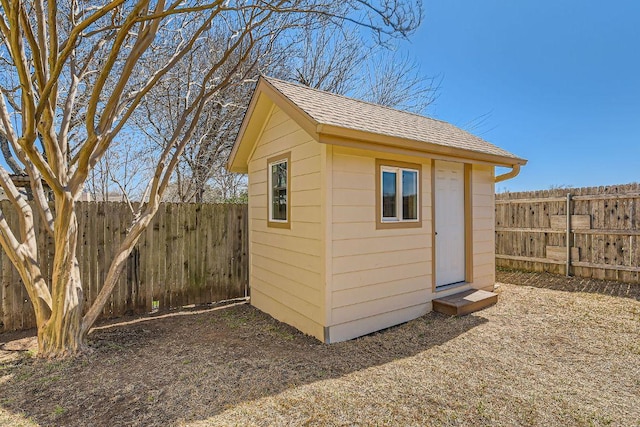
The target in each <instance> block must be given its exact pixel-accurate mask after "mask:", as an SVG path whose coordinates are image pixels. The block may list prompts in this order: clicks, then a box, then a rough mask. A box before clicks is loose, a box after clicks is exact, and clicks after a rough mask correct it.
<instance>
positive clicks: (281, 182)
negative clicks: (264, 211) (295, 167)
mask: <svg viewBox="0 0 640 427" xmlns="http://www.w3.org/2000/svg"><path fill="white" fill-rule="evenodd" d="M271 219H272V220H278V221H286V220H287V161H286V160H285V161H282V162H279V163H273V164H271Z"/></svg>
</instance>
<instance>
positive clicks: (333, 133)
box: [317, 124, 527, 167]
mask: <svg viewBox="0 0 640 427" xmlns="http://www.w3.org/2000/svg"><path fill="white" fill-rule="evenodd" d="M317 133H318V135H319V139H318V140H319V141H320V142H321V143H324V144H331V145H347V146H352V147H354V146H357V145H358V142H359V141H362V142H364V143H368V144H373V145H378V146H386V147H392V148H399V149H403V150H408V151H413V152H418V153H431V154H436V155H441V156H445V157H454V158H460V159H471V160H478V161H481V162H483V163H491V164H493V165H496V166H505V167H511V166H513V165H516V164H517V165H521V166H524V165H526V164H527V160H525V159H521V158H519V157H515V156H514V157H511V156H500V155H496V154H490V153H483V152H479V151H474V150H467V149H462V148H457V147H450V146H445V145H440V144H433V143H429V142H423V141H415V140H412V139H407V138H400V137H395V136H390V135H384V134H376V133H372V132H366V131H360V130H357V129H349V128H343V127H339V126H334V125H327V124H320V125H318V127H317Z"/></svg>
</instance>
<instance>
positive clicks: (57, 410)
mask: <svg viewBox="0 0 640 427" xmlns="http://www.w3.org/2000/svg"><path fill="white" fill-rule="evenodd" d="M65 412H67V410H66V409H65V408H63V407H62V406H60V405H56V407H55V408H53V412H52V413H51V415H53V416H54V417H59V416H60V415H62V414H64V413H65Z"/></svg>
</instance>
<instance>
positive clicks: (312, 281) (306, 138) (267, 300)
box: [248, 108, 324, 339]
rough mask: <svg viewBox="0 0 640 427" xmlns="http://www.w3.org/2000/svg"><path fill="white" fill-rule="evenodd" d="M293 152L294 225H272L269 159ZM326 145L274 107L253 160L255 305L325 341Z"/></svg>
mask: <svg viewBox="0 0 640 427" xmlns="http://www.w3.org/2000/svg"><path fill="white" fill-rule="evenodd" d="M286 152H290V153H291V164H290V170H291V183H290V189H291V191H290V193H291V194H290V195H289V200H290V203H291V218H290V221H291V228H290V229H280V228H271V227H267V216H268V208H267V206H268V197H267V193H268V191H267V181H268V176H267V174H268V170H267V158H270V157H273V156H276V155H279V154H282V153H286ZM320 154H321V149H320V144H318V143H317V142H316V141H315V140H313V138H312V137H311V136H310V135H309V134H308V133H306V132H305V131H304V130H303V129H302V128H300V127H299V126H298V125H297V124H296V123H295V122H294V121H293V120H291V119H290V118H289V117H288V116H287V115H286V114H285V113H284V112H283V111H282V110H280V109H278V108H274V110H273V111H272V113H271V116H270V117H269V118H268V120H267V124H266V125H265V128H264V131H263V133H262V135H261V136H260V138H259V140H258V142H257V144H256V147H255V149H254V151H253V154H252V155H251V158H250V160H249V165H248V166H249V167H248V170H249V216H250V245H251V257H250V264H251V265H250V286H251V303H252V304H254V305H255V306H256V307H258V308H259V309H261V310H263V311H265V312H267V313H269V314H271V315H272V316H273V317H275V318H276V319H278V320H281V321H284V322H287V323H289V324H291V325H293V326H295V327H297V328H298V329H300V330H301V331H303V332H306V333H308V334H311V335H313V336H315V337H317V338H318V339H323V328H322V323H323V321H322V319H323V317H324V315H323V311H324V289H323V286H322V282H321V274H322V271H323V268H324V264H323V258H322V254H321V238H322V234H321V230H322V228H321V217H320V213H321V212H320V208H321V205H322V200H321V191H320V187H321V183H320V166H321V165H320Z"/></svg>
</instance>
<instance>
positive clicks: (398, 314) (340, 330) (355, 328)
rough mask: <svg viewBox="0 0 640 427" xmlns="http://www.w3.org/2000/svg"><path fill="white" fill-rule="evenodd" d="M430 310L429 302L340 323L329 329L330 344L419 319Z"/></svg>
mask: <svg viewBox="0 0 640 427" xmlns="http://www.w3.org/2000/svg"><path fill="white" fill-rule="evenodd" d="M430 310H431V302H430V301H429V302H427V303H420V304H416V305H413V306H410V307H406V308H402V309H400V310H395V311H389V312H385V313H376V314H374V313H372V315H371V316H369V317H362V318H359V319H357V320H354V321H351V322H346V323H341V324H338V325H335V326H331V327H329V337H330V342H340V341H345V340H349V339H352V338H356V337H359V336H362V335H365V334H368V333H371V332H373V331H379V330H380V329H384V328H387V327H389V325H397V324H399V323H402V322H406V321H407V320H409V319H415V318H416V317H420V316H422V315H424V314H426V313H427V312H429V311H430Z"/></svg>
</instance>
